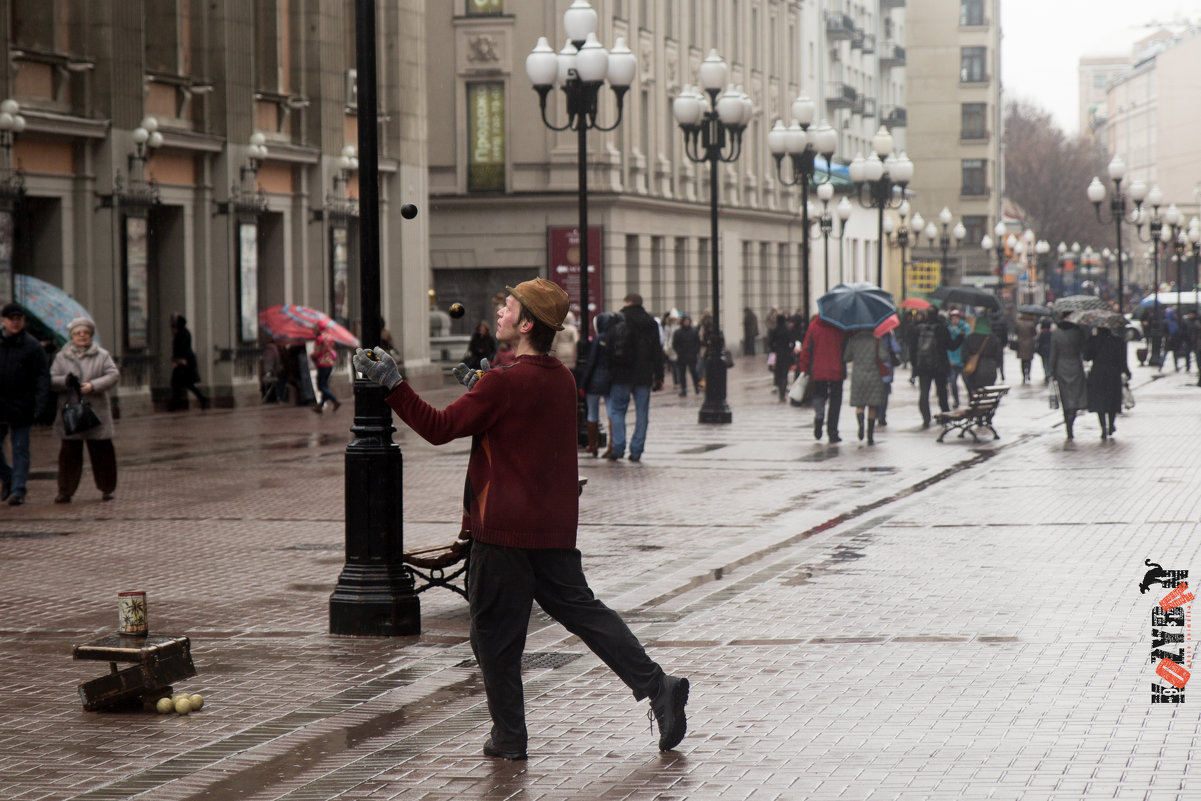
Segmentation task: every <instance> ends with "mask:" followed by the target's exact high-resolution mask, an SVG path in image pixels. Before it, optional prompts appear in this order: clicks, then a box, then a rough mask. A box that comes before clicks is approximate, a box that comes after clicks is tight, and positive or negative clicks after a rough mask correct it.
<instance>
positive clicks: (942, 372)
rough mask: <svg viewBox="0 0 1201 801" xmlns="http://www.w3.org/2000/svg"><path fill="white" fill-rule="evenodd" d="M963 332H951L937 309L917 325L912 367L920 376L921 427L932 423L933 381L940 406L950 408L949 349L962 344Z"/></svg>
mask: <svg viewBox="0 0 1201 801" xmlns="http://www.w3.org/2000/svg"><path fill="white" fill-rule="evenodd" d="M963 340H964V334H963V333H962V332H961V333H959V334H958V335H956V336H951V332H950V330H949V329H948V328H947V326H946V325H945V324H943V322H942V320H940V319H939V316H938V309H934V308H931V309H928V310H927V311H926V321H925V322H923V323H921V324H920V325H918V326H917V333H916V335H915V342H916V346H915V349H914V354H913V371H914V372H915V373H916V374H917V377H918V402H917V407H918V409H919V410H920V411H921V413H922V428H929V427H930V385H931V384H934V388H935V391H936V392H937V393H938V408H939V410H940V411H943V412H949V411H950V410H951V407H950V405H949V404H948V403H947V377H948V376H949V375H950V374H951V362H950V360H949V359H948V358H947V354H948V352H949V351H952V350H954V349H955V348H958V347H962V346H963Z"/></svg>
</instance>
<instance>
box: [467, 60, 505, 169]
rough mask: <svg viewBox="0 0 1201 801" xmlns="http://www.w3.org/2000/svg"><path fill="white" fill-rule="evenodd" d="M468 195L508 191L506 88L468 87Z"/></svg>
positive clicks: (499, 85)
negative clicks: (506, 188)
mask: <svg viewBox="0 0 1201 801" xmlns="http://www.w3.org/2000/svg"><path fill="white" fill-rule="evenodd" d="M467 136H468V142H467V151H468V158H467V191H469V192H503V191H504V189H505V85H504V84H503V83H500V82H499V81H498V82H494V83H469V84H467Z"/></svg>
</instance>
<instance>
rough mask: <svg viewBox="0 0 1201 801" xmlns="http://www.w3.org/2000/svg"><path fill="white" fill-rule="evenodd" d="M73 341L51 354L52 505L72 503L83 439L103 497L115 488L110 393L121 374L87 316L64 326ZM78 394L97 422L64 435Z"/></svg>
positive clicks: (81, 466) (81, 455)
mask: <svg viewBox="0 0 1201 801" xmlns="http://www.w3.org/2000/svg"><path fill="white" fill-rule="evenodd" d="M67 332H68V334H69V335H70V337H71V341H70V342H69V343H68V344H67V345H66V347H64V348H63V349H62V350H60V351H59V352H58V354H57V355H56V356H55V357H54V364H52V365H51V366H50V388H51V389H52V390H53V391H55V392H57V393H58V414H56V415H55V418H54V436H55V437H57V438H58V439H60V440H62V445H61V446H60V447H59V450H58V496H57V497H56V498H55V499H54V502H55V503H70V502H71V496H73V495H74V494H75V490H76V489H78V488H79V479H80V476H81V475H83V446H84V443H85V442H86V443H87V446H88V456H89V457H90V458H91V460H92V476H93V478H94V479H95V480H96V489H98V490H100V493H101V499H102V500H105V501H111V500H112V499H113V492H114V491H115V490H116V489H117V452H116V451H115V450H114V449H113V413H112V407H111V404H110V403H109V395H108V393H109V391H110V390H112V389H114V388H115V387H116V386H117V382H118V381H119V380H120V378H121V374H120V372H118V370H117V365H116V363H115V362H114V361H113V357H112V356H110V355H109V352H108V351H106V350H105V349H104V348H102V347H100V346H99V345H97V344H96V342H95V339H94V337H95V334H96V325H95V323H93V322H92V321H91V320H89V319H87V318H86V317H77V318H76V319H74V320H72V321H71V324H70V325H69V326H68V327H67ZM71 376H74V378H75V379H77V380H78V382H79V386H78V393H79V396H80V397H82V398H83V400H84V401H86V402H87V403H89V404H91V407H92V411H94V412H95V413H96V416H97V417H98V418H99V419H100V425H98V426H96V427H95V428H90V429H88V430H87V431H81V432H79V433H78V434H68V433H67V432H66V429H64V428H63V407H64V406H65V405H66V404H67V403H69V402H72V401H75V400H76V399H77V396H76V389H74V388H72V387H74V385H75V381H72V380H69V377H71Z"/></svg>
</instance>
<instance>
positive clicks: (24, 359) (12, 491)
mask: <svg viewBox="0 0 1201 801" xmlns="http://www.w3.org/2000/svg"><path fill="white" fill-rule="evenodd" d="M0 318H2V319H3V326H2V327H0V500H3V501H8V504H9V506H20V505H21V504H23V503H25V482H26V480H27V479H28V478H29V429H30V427H31V426H32V425H33V421H34V420H36V419H38V418H40V417H41V416H42V412H43V411H45V409H46V404H47V403H49V401H50V370H49V367H48V366H47V365H46V351H45V350H43V348H42V344H41V343H40V342H38V341H37V340H36V339H34V338H33V337H32V336H31V335H30V334H29V332H27V331H26V330H25V310H24V309H22V308H21V307H20V306H18V305H17V304H15V303H9V304H7V305H5V306H4V308H3V309H2V310H0ZM9 432H11V433H12V455H13V461H12V465H11V466H10V465H9V463H8V462H7V460H5V458H4V447H3V446H4V438H5V437H6V436H8V434H9Z"/></svg>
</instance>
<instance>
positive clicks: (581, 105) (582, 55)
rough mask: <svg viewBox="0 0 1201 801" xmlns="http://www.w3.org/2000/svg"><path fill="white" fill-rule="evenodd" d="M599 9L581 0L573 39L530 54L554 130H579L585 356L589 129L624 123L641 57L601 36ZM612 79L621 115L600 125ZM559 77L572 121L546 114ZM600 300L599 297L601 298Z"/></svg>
mask: <svg viewBox="0 0 1201 801" xmlns="http://www.w3.org/2000/svg"><path fill="white" fill-rule="evenodd" d="M596 27H597V18H596V11H595V10H593V8H592V6H591V5H589V3H588V0H575V2H574V3H572V4H571V6H570V7H569V8H568V9H567V11H565V12H564V13H563V29H564V30H566V31H567V38H568V40H569V41H568V43H567V45H566V46H565V47H564V48H563V49H562V50H561V51H559V54H558V55H557V56H556V55H555V52H554V51H553V50H552V49H551V47H550V44H548V43H547V40H546V37H545V36H541V37H539V38H538V44H537V45H535V47H534V49H533V50H532V51H530V54H529V55H528V56H526V59H525V71H526V74H527V75H528V76H529V78H530V83H532V84H533V85H534V91H536V92H537V93H538V105H539V107H540V109H541V112H542V122H543V124H545V125H546V127H547V128H550V129H551V130H552V131H567V130H571V131H575V132H576V152H577V157H576V159H577V161H578V166H579V209H580V278H579V280H580V341H579V348H580V357H581V360H582V359H583V358H585V357H586V356H587V353H588V341H589V339H590V335H591V331H592V328H591V326H590V325H589V320H590V317H591V311H590V306H591V304H592V300H591V299H590V298H589V296H588V274H589V268H590V265H589V264H588V259H589V253H588V131H589V129H595V130H598V131H612V130H613V129H614V128H616V127H617V126H618V125H620V124H621V115H622V102H623V100H624V99H625V94H626V91H627V90H628V89H629V88H630V83H631V82H632V81H633V80H634V74H635V73H636V72H637V70H638V62H637V60H636V59H635V58H634V54H633V53H631V52H630V49H629V48H628V47H626V43H625V39H623V38H621V37H618V39H617V42H616V44H614V46H613V51H612V52H609V51H607V50H605V48H604V47H603V46H601V43H600V42H599V41H598V40H597V38H596ZM606 79H608V81H609V86H610V88H611V89H612V90H613V95H614V97H615V98H616V99H617V119H616V120H614V121H613V124H612V125H607V126H605V125H598V124H597V122H596V115H597V111H598V104H599V99H600V90H601V87H602V86H604V85H605V80H606ZM556 82H557V83H558V84H559V88H561V89H562V90H563V96H564V97H565V98H566V100H567V122H566V123H565V124H563V125H555V124H553V123H552V122H551V121H550V120H548V119H547V117H546V98H547V95H549V94H550V90H551V89H553V88H554V86H555V84H556ZM598 300H599V299H598Z"/></svg>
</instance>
